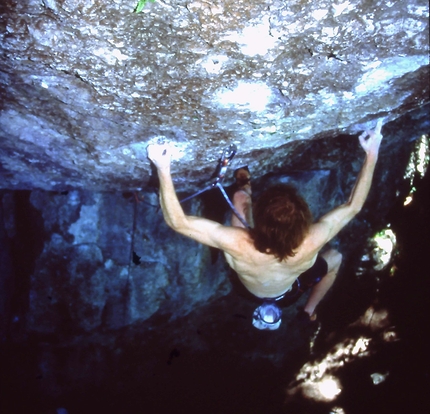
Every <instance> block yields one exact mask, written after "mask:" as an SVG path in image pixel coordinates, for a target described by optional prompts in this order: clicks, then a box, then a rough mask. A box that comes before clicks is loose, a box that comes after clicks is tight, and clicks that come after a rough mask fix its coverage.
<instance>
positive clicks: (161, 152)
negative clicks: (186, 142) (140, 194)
mask: <svg viewBox="0 0 430 414" xmlns="http://www.w3.org/2000/svg"><path fill="white" fill-rule="evenodd" d="M147 152H148V158H149V159H150V160H151V161H152V162H153V163H154V165H155V166H156V167H157V168H158V169H161V170H162V169H168V168H170V161H171V157H172V151H171V148H170V145H169V144H150V145H148V148H147Z"/></svg>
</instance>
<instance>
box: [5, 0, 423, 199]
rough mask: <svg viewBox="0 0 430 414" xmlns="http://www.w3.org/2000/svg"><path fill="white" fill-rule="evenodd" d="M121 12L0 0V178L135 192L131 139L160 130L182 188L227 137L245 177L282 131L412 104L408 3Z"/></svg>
mask: <svg viewBox="0 0 430 414" xmlns="http://www.w3.org/2000/svg"><path fill="white" fill-rule="evenodd" d="M134 7H135V4H134V2H132V1H126V2H115V1H111V2H101V1H97V0H82V1H78V2H76V1H71V0H63V1H60V0H58V1H56V0H49V1H44V2H42V3H39V2H36V1H27V2H20V3H14V2H10V3H8V5H5V6H2V21H3V27H4V30H3V33H2V36H3V41H2V45H3V46H2V49H3V57H2V60H1V64H0V70H1V72H0V73H1V85H2V95H3V97H4V99H3V106H2V111H1V114H0V137H1V140H2V145H1V149H0V160H1V164H2V171H3V172H2V182H3V183H2V187H3V188H12V189H13V188H17V189H18V188H42V189H46V190H61V189H64V188H86V189H93V190H122V191H124V190H133V189H138V188H143V187H145V186H146V185H147V184H148V182H149V180H150V176H151V173H152V172H151V167H150V164H149V162H148V160H147V159H146V154H145V149H146V145H147V144H148V143H150V142H154V141H159V140H164V141H169V142H173V143H174V144H175V148H176V150H175V157H174V165H173V172H174V175H175V179H176V181H177V183H178V184H179V185H180V186H181V187H182V188H183V189H185V190H188V191H192V190H194V189H195V188H196V187H198V186H199V185H201V183H202V182H203V181H204V180H205V179H206V178H205V177H206V176H210V174H211V173H212V172H213V170H214V168H215V165H216V162H217V159H218V157H219V156H220V153H221V151H222V150H223V149H224V148H225V146H227V145H229V144H231V143H234V144H236V145H237V146H238V148H239V153H238V155H237V157H236V160H235V162H236V165H244V164H246V165H249V166H250V168H252V170H253V172H254V173H255V174H256V175H257V176H260V175H263V174H266V173H267V172H269V171H270V168H273V166H274V162H275V160H276V162H277V163H279V159H280V158H283V159H287V158H288V156H289V154H291V153H292V152H293V151H294V149H295V148H296V146H297V144H296V143H295V142H296V141H299V142H300V141H307V140H314V139H319V138H323V137H329V136H335V135H340V134H356V133H358V132H359V130H360V129H365V128H368V127H370V126H372V125H373V124H374V122H375V119H376V118H379V117H385V118H386V121H387V122H388V121H390V120H393V119H395V118H397V117H398V116H400V115H402V114H403V113H405V112H407V111H410V110H411V109H414V108H417V107H420V106H423V105H424V104H425V103H426V102H428V91H429V85H428V4H427V3H426V2H423V1H421V0H415V1H414V2H413V3H410V2H409V3H406V2H397V3H392V2H388V3H380V2H370V1H363V0H361V1H360V0H355V1H345V2H339V3H338V4H332V3H327V2H324V1H319V2H316V3H315V2H314V3H311V4H304V3H303V2H300V1H289V2H277V1H275V2H257V1H251V2H249V1H248V2H243V1H239V2H237V1H236V2H233V1H224V2H219V3H217V4H209V3H207V2H202V1H193V2H186V1H180V2H173V1H170V2H169V1H158V0H157V1H156V2H155V3H148V4H147V5H146V7H145V8H144V9H143V11H142V13H139V14H135V13H132V11H133V9H134ZM279 152H281V153H282V157H279ZM256 154H258V156H256ZM263 159H264V160H265V162H262V160H263Z"/></svg>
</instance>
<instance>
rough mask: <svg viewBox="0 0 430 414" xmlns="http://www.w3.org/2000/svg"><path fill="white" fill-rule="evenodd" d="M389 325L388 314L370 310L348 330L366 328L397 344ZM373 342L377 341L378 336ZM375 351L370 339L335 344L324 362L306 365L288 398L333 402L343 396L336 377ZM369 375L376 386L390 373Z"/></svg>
mask: <svg viewBox="0 0 430 414" xmlns="http://www.w3.org/2000/svg"><path fill="white" fill-rule="evenodd" d="M389 323H390V321H389V319H388V312H387V310H385V309H380V310H376V309H375V308H374V307H373V306H370V307H369V308H368V309H367V310H366V312H365V313H364V314H363V315H362V316H361V317H360V318H358V319H357V320H356V321H355V322H354V323H352V324H350V325H349V326H350V327H352V328H356V327H366V328H367V329H370V330H371V331H372V332H375V331H376V332H380V334H381V336H380V338H381V337H382V339H383V340H384V341H386V342H392V341H397V340H398V338H397V334H396V332H395V331H394V327H392V326H391V327H390V326H389ZM373 338H376V337H375V335H373ZM375 351H376V349H375V346H373V349H372V339H371V338H370V337H366V336H360V337H358V338H347V339H345V340H343V341H342V342H339V343H337V344H335V345H334V346H333V347H332V348H331V350H330V351H329V352H328V353H327V354H326V356H325V357H324V358H322V359H319V360H316V361H310V362H307V363H306V364H304V365H303V366H302V368H301V369H300V371H299V373H298V374H297V375H296V378H295V380H294V381H293V382H292V383H290V385H289V387H288V388H287V395H288V396H292V395H294V394H297V393H300V394H302V395H303V396H304V397H306V398H309V399H313V400H315V401H324V402H329V401H333V400H335V399H336V397H337V396H338V395H339V394H340V393H341V392H342V386H341V383H340V381H339V380H338V379H337V378H336V377H335V376H334V374H335V373H336V372H337V371H338V370H339V369H341V368H342V367H343V366H345V365H346V364H348V363H350V362H352V361H355V360H357V358H363V357H368V356H370V355H372V354H373V353H374V352H375ZM369 375H370V377H371V378H372V381H373V383H374V384H377V383H379V382H382V381H384V380H385V378H386V377H387V376H388V372H387V373H385V374H381V373H373V374H370V373H369ZM378 381H379V382H378ZM330 414H345V411H344V410H343V409H342V408H341V407H337V406H336V407H333V408H332V409H331V412H330Z"/></svg>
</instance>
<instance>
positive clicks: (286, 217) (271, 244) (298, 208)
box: [251, 184, 312, 260]
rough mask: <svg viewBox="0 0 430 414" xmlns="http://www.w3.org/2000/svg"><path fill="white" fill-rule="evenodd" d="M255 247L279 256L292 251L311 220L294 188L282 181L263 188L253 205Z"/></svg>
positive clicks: (303, 202) (305, 204) (252, 235)
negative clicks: (264, 189) (263, 190)
mask: <svg viewBox="0 0 430 414" xmlns="http://www.w3.org/2000/svg"><path fill="white" fill-rule="evenodd" d="M253 214H254V228H253V229H251V237H252V239H253V241H254V246H255V248H256V249H257V250H258V251H260V252H262V253H268V254H273V255H274V256H275V257H277V258H278V259H279V260H283V259H285V258H287V257H288V256H290V257H292V256H294V255H295V252H294V250H295V249H297V248H298V247H299V246H300V244H301V243H302V242H303V240H304V239H305V237H306V235H307V233H308V231H309V227H310V225H311V224H312V214H311V212H310V210H309V206H308V204H307V203H306V201H305V200H304V199H303V198H302V197H301V196H300V195H299V194H298V192H297V190H296V189H295V188H294V187H292V186H290V185H286V184H278V185H275V186H273V187H271V188H269V189H267V190H266V191H265V192H264V193H263V194H262V195H261V196H260V197H259V199H258V200H257V202H256V203H255V205H254V206H253Z"/></svg>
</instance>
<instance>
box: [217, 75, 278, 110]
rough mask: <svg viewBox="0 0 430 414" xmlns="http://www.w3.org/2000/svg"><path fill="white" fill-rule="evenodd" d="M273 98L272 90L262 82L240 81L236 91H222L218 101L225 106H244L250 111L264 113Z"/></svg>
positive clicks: (218, 94)
mask: <svg viewBox="0 0 430 414" xmlns="http://www.w3.org/2000/svg"><path fill="white" fill-rule="evenodd" d="M271 97H272V91H271V89H270V88H269V87H268V86H267V85H266V84H264V83H261V82H245V81H239V82H238V84H237V86H236V87H235V88H234V89H224V88H223V89H222V90H220V91H218V92H217V94H216V99H217V101H218V102H219V103H221V105H223V106H237V105H238V106H242V107H245V108H248V109H249V110H250V111H255V112H259V111H264V109H265V108H266V105H267V104H268V103H269V102H270V100H271Z"/></svg>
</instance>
